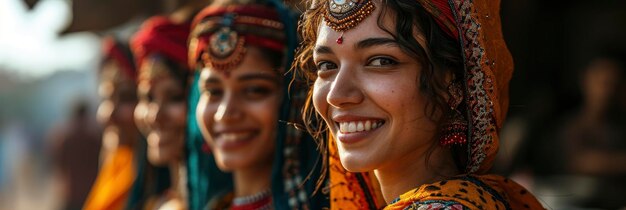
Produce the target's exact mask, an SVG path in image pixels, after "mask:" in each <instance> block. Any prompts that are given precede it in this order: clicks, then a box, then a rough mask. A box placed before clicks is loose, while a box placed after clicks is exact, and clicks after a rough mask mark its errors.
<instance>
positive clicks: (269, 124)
mask: <svg viewBox="0 0 626 210" xmlns="http://www.w3.org/2000/svg"><path fill="white" fill-rule="evenodd" d="M279 106H280V99H279V97H278V96H273V97H272V98H270V99H267V100H264V101H263V102H259V103H255V104H253V105H251V106H249V110H248V113H249V114H250V115H251V116H252V117H253V118H254V119H255V120H254V121H257V122H258V123H260V124H261V125H263V130H264V133H271V132H273V131H275V130H276V126H277V123H278V118H279V116H278V115H279V112H278V110H279ZM268 131H270V132H268Z"/></svg>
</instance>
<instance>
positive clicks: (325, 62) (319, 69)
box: [316, 61, 337, 71]
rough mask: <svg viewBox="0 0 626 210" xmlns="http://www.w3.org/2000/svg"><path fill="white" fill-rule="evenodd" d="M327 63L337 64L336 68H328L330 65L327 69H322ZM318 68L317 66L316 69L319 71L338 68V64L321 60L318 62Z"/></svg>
mask: <svg viewBox="0 0 626 210" xmlns="http://www.w3.org/2000/svg"><path fill="white" fill-rule="evenodd" d="M325 64H333V65H335V66H334V68H328V67H326V69H324V70H322V67H323V66H324V65H325ZM316 68H317V69H316V70H317V71H327V70H330V69H336V68H337V64H334V63H332V62H329V61H320V62H318V63H317V65H316Z"/></svg>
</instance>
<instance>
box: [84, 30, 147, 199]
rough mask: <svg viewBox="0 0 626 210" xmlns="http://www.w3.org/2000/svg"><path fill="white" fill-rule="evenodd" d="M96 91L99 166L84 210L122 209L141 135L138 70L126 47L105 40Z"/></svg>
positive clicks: (133, 170) (128, 189)
mask: <svg viewBox="0 0 626 210" xmlns="http://www.w3.org/2000/svg"><path fill="white" fill-rule="evenodd" d="M103 49H104V55H105V57H104V60H103V63H102V69H101V71H100V84H99V87H98V92H99V94H100V96H101V97H102V99H103V100H102V103H101V104H100V106H99V107H98V120H99V121H100V122H101V123H102V124H103V125H104V132H103V136H102V142H103V146H102V151H101V157H102V158H101V161H102V167H101V168H100V171H99V172H98V177H97V178H96V181H95V183H94V185H93V186H92V187H91V192H90V193H89V196H88V197H87V200H86V201H85V206H84V207H83V209H85V210H105V209H106V210H109V209H112V210H114V209H123V208H124V207H125V205H126V201H127V198H128V194H129V192H130V189H131V186H132V184H133V181H134V180H135V177H136V171H135V163H134V154H135V152H134V151H135V147H136V146H137V142H138V141H139V139H140V138H141V137H140V134H139V131H138V130H137V127H136V126H135V123H134V119H133V111H134V109H135V105H137V86H136V85H135V78H136V77H137V72H136V70H135V67H134V63H133V60H132V56H131V53H130V50H129V49H128V47H127V46H126V45H124V44H122V43H121V42H118V41H116V40H115V39H113V38H106V39H105V40H104V45H103Z"/></svg>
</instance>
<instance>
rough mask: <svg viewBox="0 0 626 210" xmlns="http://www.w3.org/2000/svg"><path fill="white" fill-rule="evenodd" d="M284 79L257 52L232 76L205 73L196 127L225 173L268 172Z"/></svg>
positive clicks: (207, 70)
mask: <svg viewBox="0 0 626 210" xmlns="http://www.w3.org/2000/svg"><path fill="white" fill-rule="evenodd" d="M280 81H281V77H280V75H279V74H278V73H277V72H276V70H275V69H274V68H272V67H271V65H270V62H268V61H266V60H264V59H263V56H261V52H260V51H259V50H258V49H256V48H248V51H247V52H246V55H245V57H244V59H243V61H242V63H241V64H240V65H239V66H237V67H236V68H233V69H230V72H229V73H228V74H224V73H223V72H221V71H218V70H215V69H211V68H204V69H202V71H201V74H200V83H199V84H200V85H199V86H200V90H201V96H200V101H199V103H198V107H197V118H198V124H199V126H200V128H201V130H202V134H203V135H204V137H205V139H206V141H207V143H208V144H209V145H210V147H211V149H212V151H213V154H214V156H215V161H216V162H217V165H218V166H219V167H220V169H221V170H223V171H233V170H238V169H242V168H250V167H259V166H267V165H269V164H271V162H272V157H273V154H274V145H275V138H276V128H277V123H278V110H279V106H280V102H281V94H282V93H281V92H282V90H281V82H280Z"/></svg>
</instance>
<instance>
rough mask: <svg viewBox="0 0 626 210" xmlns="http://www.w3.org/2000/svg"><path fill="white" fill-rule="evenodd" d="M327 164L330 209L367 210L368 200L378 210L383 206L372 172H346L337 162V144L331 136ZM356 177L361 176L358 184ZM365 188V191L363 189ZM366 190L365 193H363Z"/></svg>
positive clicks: (382, 199) (383, 202)
mask: <svg viewBox="0 0 626 210" xmlns="http://www.w3.org/2000/svg"><path fill="white" fill-rule="evenodd" d="M328 153H329V154H328V158H329V160H328V162H329V163H328V164H329V174H330V183H329V185H330V186H329V188H330V208H331V209H332V210H334V209H337V210H338V209H368V208H369V204H368V198H367V195H366V193H369V194H370V197H371V198H370V201H369V202H373V204H374V205H375V206H376V209H380V208H382V207H383V206H384V205H385V201H384V198H383V196H382V193H381V191H380V188H379V184H378V181H377V180H376V177H375V176H374V174H373V172H364V173H352V172H349V171H347V170H346V169H345V168H344V167H343V165H341V161H340V160H339V152H338V150H337V144H336V143H335V140H334V138H333V137H332V136H329V138H328ZM357 176H361V177H362V180H363V182H362V183H360V182H359V180H358V178H357ZM364 188H366V189H364ZM365 190H367V191H365Z"/></svg>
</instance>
